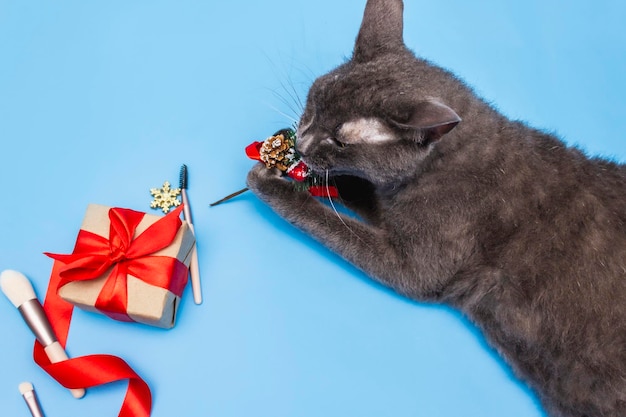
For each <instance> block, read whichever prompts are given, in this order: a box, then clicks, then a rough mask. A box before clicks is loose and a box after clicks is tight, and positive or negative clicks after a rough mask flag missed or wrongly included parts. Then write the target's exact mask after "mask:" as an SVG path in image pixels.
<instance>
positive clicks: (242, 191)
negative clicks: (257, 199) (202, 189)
mask: <svg viewBox="0 0 626 417" xmlns="http://www.w3.org/2000/svg"><path fill="white" fill-rule="evenodd" d="M246 191H248V187H246V188H242V189H241V190H239V191H236V192H234V193H232V194H228V195H227V196H226V197H224V198H222V199H221V200H217V201H216V202H215V203H211V204H209V207H213V206H217V205H218V204H221V203H223V202H225V201H228V200H230V199H231V198H235V197H237V196H238V195H239V194H243V193H245V192H246Z"/></svg>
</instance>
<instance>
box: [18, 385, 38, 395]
mask: <svg viewBox="0 0 626 417" xmlns="http://www.w3.org/2000/svg"><path fill="white" fill-rule="evenodd" d="M18 388H19V390H20V394H22V395H24V394H26V393H27V392H31V391H32V390H33V389H34V388H33V384H31V383H30V382H22V383H21V384H20V385H19V387H18Z"/></svg>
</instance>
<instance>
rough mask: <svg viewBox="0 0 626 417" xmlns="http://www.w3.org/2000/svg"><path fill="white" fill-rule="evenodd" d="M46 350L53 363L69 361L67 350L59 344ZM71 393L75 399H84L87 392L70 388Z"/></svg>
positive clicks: (49, 346)
mask: <svg viewBox="0 0 626 417" xmlns="http://www.w3.org/2000/svg"><path fill="white" fill-rule="evenodd" d="M44 350H45V351H46V355H48V359H50V362H52V363H57V362H63V361H66V360H68V359H69V358H68V357H67V353H66V352H65V349H63V346H61V344H60V343H59V342H54V343H51V344H49V345H48V346H46V347H45V348H44ZM70 392H71V393H72V395H73V396H74V398H83V397H84V396H85V390H84V389H82V388H70Z"/></svg>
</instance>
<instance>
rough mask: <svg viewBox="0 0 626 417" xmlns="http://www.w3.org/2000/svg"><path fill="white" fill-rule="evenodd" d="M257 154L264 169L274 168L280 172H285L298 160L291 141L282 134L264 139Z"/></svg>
mask: <svg viewBox="0 0 626 417" xmlns="http://www.w3.org/2000/svg"><path fill="white" fill-rule="evenodd" d="M259 153H260V154H261V161H263V162H264V163H265V166H266V167H268V168H274V167H276V168H278V169H279V170H281V171H282V172H285V171H287V169H289V167H290V166H291V165H292V164H293V163H294V162H297V159H298V158H297V157H296V151H295V149H294V143H293V139H291V138H290V137H285V135H283V134H279V135H276V136H272V137H269V138H267V139H265V141H264V142H263V145H261V149H260V151H259Z"/></svg>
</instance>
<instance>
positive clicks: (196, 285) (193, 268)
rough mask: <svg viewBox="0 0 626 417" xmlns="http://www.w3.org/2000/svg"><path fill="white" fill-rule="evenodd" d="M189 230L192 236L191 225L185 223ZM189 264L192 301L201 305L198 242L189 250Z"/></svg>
mask: <svg viewBox="0 0 626 417" xmlns="http://www.w3.org/2000/svg"><path fill="white" fill-rule="evenodd" d="M187 224H188V225H189V230H191V232H192V233H193V234H194V236H195V231H194V228H193V224H191V222H189V221H188V222H187ZM191 251H192V252H191V262H189V274H190V275H191V289H192V291H193V301H194V302H195V303H196V304H202V288H201V287H200V267H199V266H198V242H197V241H196V243H195V244H194V245H193V249H191Z"/></svg>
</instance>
